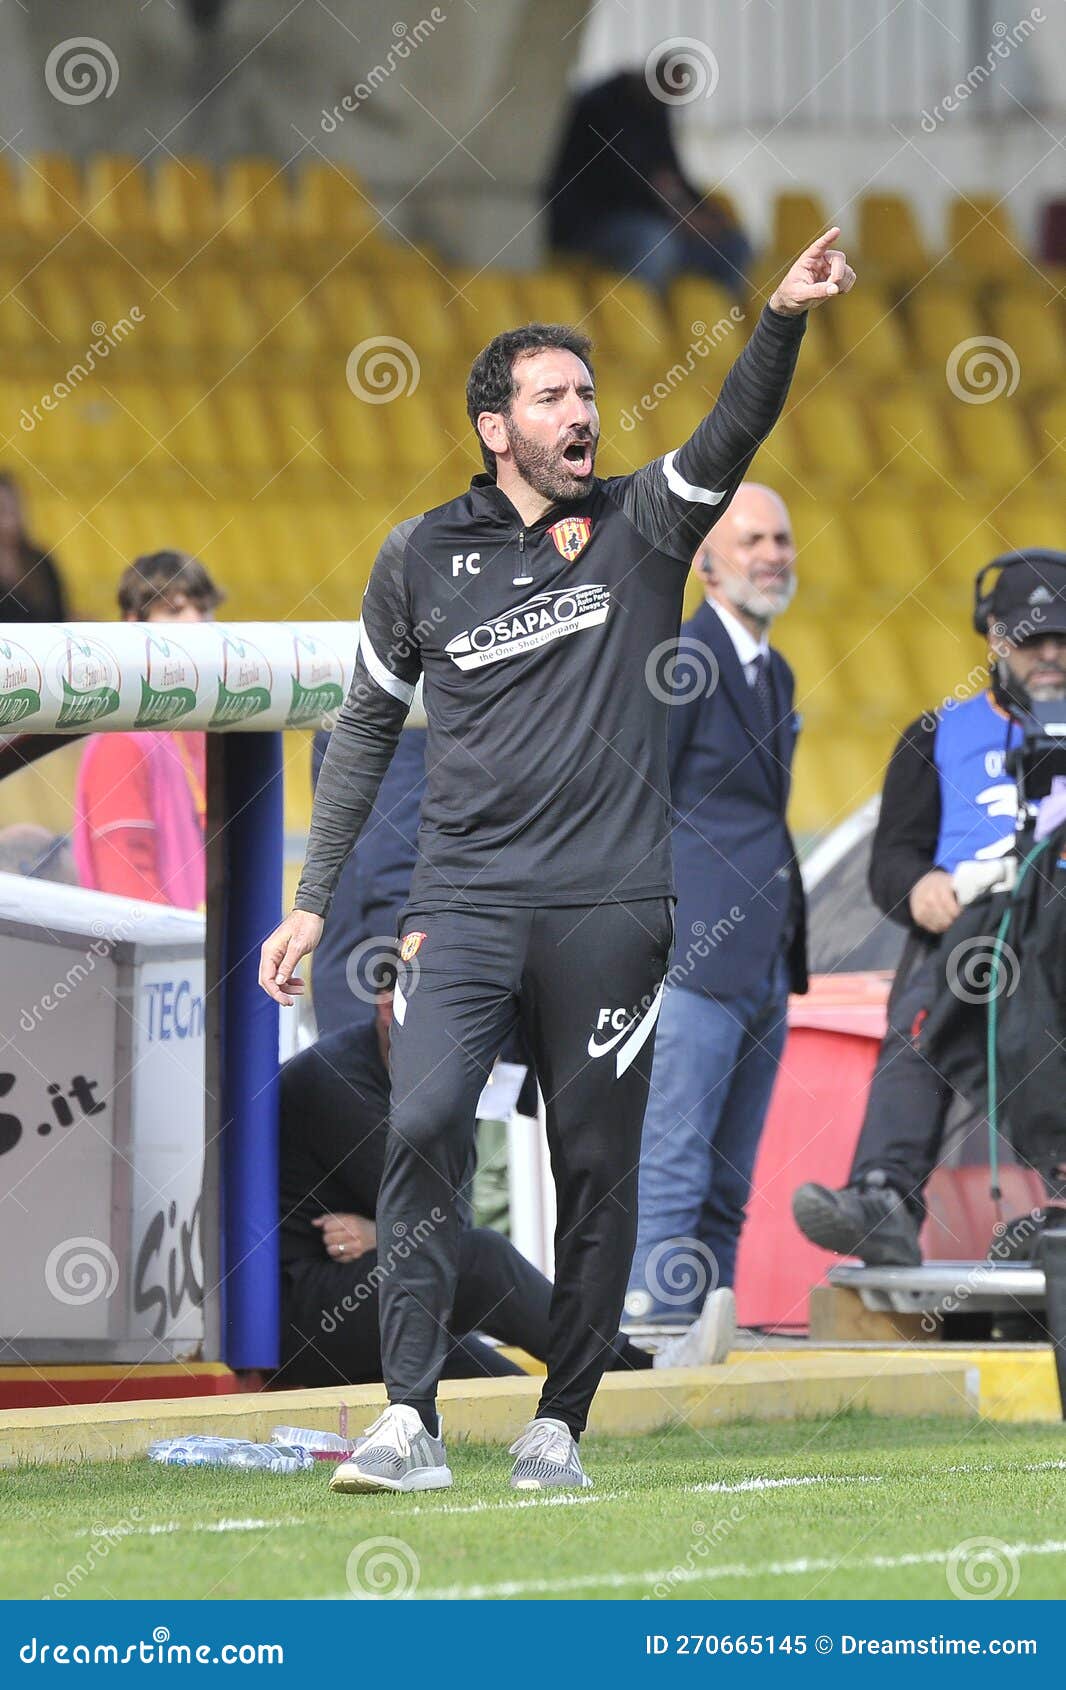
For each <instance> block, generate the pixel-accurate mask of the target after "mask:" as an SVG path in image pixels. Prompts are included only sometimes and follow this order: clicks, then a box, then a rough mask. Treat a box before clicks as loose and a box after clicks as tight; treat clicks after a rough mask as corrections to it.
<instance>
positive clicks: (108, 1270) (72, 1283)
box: [44, 1238, 118, 1308]
mask: <svg viewBox="0 0 1066 1690" xmlns="http://www.w3.org/2000/svg"><path fill="white" fill-rule="evenodd" d="M44 1282H45V1284H46V1285H47V1287H48V1289H49V1291H50V1292H51V1294H52V1296H53V1297H54V1298H55V1300H56V1302H57V1303H66V1304H67V1305H68V1306H69V1307H71V1308H82V1307H84V1305H85V1304H87V1303H95V1302H98V1301H99V1299H100V1298H101V1297H112V1296H114V1294H115V1289H116V1287H117V1285H118V1259H117V1257H116V1256H115V1252H114V1251H113V1250H112V1248H111V1246H110V1245H109V1244H105V1243H104V1241H103V1239H102V1238H64V1239H63V1240H62V1242H61V1243H59V1244H56V1245H55V1246H54V1247H53V1248H52V1249H51V1250H49V1252H48V1257H47V1260H46V1261H45V1264H44Z"/></svg>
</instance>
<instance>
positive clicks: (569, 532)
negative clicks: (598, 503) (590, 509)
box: [548, 516, 592, 563]
mask: <svg viewBox="0 0 1066 1690" xmlns="http://www.w3.org/2000/svg"><path fill="white" fill-rule="evenodd" d="M548 533H549V534H550V535H551V537H552V544H553V545H554V547H555V549H556V551H557V552H558V553H559V555H560V556H561V557H564V558H565V559H566V561H567V563H573V562H574V560H575V558H579V557H580V556H581V554H582V552H583V551H584V550H585V547H586V546H587V545H588V543H589V537H590V535H591V534H592V518H591V517H590V516H564V517H563V519H562V521H561V522H553V523H552V525H551V527H550V528H549V529H548Z"/></svg>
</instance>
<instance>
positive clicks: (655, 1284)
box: [644, 1238, 719, 1309]
mask: <svg viewBox="0 0 1066 1690" xmlns="http://www.w3.org/2000/svg"><path fill="white" fill-rule="evenodd" d="M718 1274H719V1269H718V1258H717V1256H716V1255H715V1253H714V1251H713V1250H712V1249H710V1247H709V1246H708V1245H706V1244H704V1243H703V1241H702V1240H701V1239H699V1238H664V1239H663V1240H662V1242H661V1243H659V1244H656V1246H655V1248H654V1249H653V1250H652V1251H651V1252H650V1253H649V1255H648V1259H647V1261H646V1262H645V1263H644V1284H645V1285H646V1286H647V1289H648V1291H649V1292H650V1293H651V1295H652V1297H653V1298H654V1299H655V1301H656V1303H658V1304H659V1305H660V1306H664V1307H666V1308H671V1309H676V1308H682V1307H685V1306H687V1305H690V1304H691V1305H696V1304H697V1303H702V1302H703V1301H704V1299H705V1298H706V1297H708V1296H709V1295H710V1293H711V1292H712V1291H714V1290H715V1289H716V1288H717V1285H718Z"/></svg>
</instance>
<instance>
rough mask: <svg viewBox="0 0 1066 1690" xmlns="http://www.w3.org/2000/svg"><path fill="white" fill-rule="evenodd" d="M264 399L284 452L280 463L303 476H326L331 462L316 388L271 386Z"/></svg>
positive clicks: (275, 436) (291, 385)
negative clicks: (328, 462) (323, 474)
mask: <svg viewBox="0 0 1066 1690" xmlns="http://www.w3.org/2000/svg"><path fill="white" fill-rule="evenodd" d="M264 399H265V402H266V404H267V406H268V408H269V410H270V413H271V418H272V428H273V434H274V438H275V439H276V440H277V441H278V444H279V446H280V449H281V460H280V463H281V464H283V465H285V466H290V465H291V466H292V467H294V468H296V469H297V470H299V471H300V472H301V473H303V474H321V473H323V471H324V470H325V466H326V463H327V447H326V425H325V418H324V417H323V415H322V411H321V408H320V406H319V404H318V399H317V395H316V393H315V391H314V389H313V388H311V387H309V386H303V387H298V386H296V384H295V383H292V384H287V385H285V386H275V385H274V384H273V383H271V385H270V386H269V387H268V388H267V389H266V390H265V393H264ZM279 467H280V465H279Z"/></svg>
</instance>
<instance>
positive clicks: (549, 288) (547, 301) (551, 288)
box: [518, 267, 585, 329]
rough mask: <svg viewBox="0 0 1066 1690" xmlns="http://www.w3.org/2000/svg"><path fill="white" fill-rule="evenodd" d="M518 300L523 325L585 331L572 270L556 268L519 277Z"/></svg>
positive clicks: (582, 307)
mask: <svg viewBox="0 0 1066 1690" xmlns="http://www.w3.org/2000/svg"><path fill="white" fill-rule="evenodd" d="M518 299H519V302H520V304H521V307H522V313H521V314H522V318H523V320H524V321H526V322H531V323H565V324H567V325H568V326H569V327H571V328H581V329H583V328H584V321H583V319H584V316H585V299H584V293H583V290H582V287H581V283H580V282H579V280H578V278H577V276H576V274H575V273H574V271H573V270H567V269H564V268H562V267H559V268H553V269H546V270H535V271H533V272H532V273H530V274H528V275H523V276H520V277H519V278H518Z"/></svg>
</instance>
